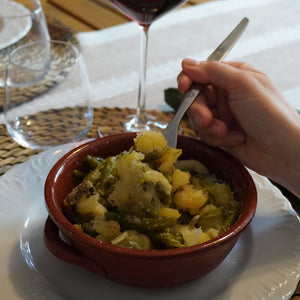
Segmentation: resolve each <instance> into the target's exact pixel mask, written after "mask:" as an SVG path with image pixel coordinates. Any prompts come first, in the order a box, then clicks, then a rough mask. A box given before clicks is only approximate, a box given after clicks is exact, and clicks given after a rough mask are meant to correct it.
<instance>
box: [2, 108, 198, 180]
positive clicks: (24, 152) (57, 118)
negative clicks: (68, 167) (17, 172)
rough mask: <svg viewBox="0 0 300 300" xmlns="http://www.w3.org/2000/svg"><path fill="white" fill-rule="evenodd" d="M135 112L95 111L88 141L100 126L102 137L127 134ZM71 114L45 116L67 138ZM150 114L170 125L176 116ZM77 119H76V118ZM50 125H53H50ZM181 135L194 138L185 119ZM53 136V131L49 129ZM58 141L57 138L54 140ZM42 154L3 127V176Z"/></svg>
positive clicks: (154, 112) (157, 113)
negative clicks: (18, 165) (127, 128)
mask: <svg viewBox="0 0 300 300" xmlns="http://www.w3.org/2000/svg"><path fill="white" fill-rule="evenodd" d="M134 112H135V110H134V109H131V108H123V109H120V108H105V107H104V108H96V109H94V121H93V125H92V127H91V130H90V131H89V132H88V134H87V136H86V137H85V139H88V138H97V137H99V134H98V127H99V125H101V133H102V135H104V136H106V135H111V134H117V133H120V132H124V131H125V130H124V126H123V124H124V122H125V121H126V120H127V117H128V116H129V115H132V114H133V113H134ZM68 113H69V109H68V108H66V109H65V110H60V111H59V112H57V111H55V110H49V111H47V112H44V114H45V115H46V114H47V115H48V120H49V124H51V123H52V122H55V123H56V124H58V123H61V125H58V126H61V128H62V131H61V132H62V138H63V139H64V138H65V136H67V135H68V129H67V128H71V129H70V130H72V126H73V125H74V126H76V124H71V126H70V124H69V126H65V125H66V124H65V122H66V120H69V119H70V118H68V117H67V115H68ZM149 114H151V115H153V116H156V117H157V119H158V120H161V121H163V122H169V121H170V120H171V118H172V116H173V113H170V112H169V113H167V112H161V111H154V110H152V111H149ZM73 119H74V118H73ZM49 126H50V125H49ZM181 128H182V133H183V134H184V135H189V136H195V134H194V132H193V131H192V130H191V129H190V128H189V126H188V123H187V122H186V121H185V120H183V121H182V124H181ZM38 130H39V131H38V132H37V133H36V134H39V135H40V136H41V139H42V138H43V135H46V134H49V129H48V130H47V128H44V130H43V128H42V127H41V128H38ZM50 134H51V130H50ZM55 138H56V139H57V138H58V137H57V136H56V137H55ZM37 153H39V151H37V150H33V149H27V148H24V147H22V146H20V145H19V144H17V143H16V142H15V141H14V140H13V139H12V138H11V137H10V136H9V134H8V132H7V130H6V127H5V125H0V176H1V175H3V174H4V173H5V172H7V171H8V170H9V169H10V168H12V167H13V166H14V165H16V164H18V163H22V162H24V161H26V160H27V159H28V158H29V157H31V156H32V155H34V154H37Z"/></svg>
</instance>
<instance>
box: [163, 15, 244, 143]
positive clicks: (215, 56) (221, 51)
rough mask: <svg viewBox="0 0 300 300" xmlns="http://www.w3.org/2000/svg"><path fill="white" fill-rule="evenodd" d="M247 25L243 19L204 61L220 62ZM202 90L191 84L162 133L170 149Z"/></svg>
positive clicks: (199, 86) (198, 86)
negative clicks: (184, 118)
mask: <svg viewBox="0 0 300 300" xmlns="http://www.w3.org/2000/svg"><path fill="white" fill-rule="evenodd" d="M248 23H249V20H248V18H243V19H242V21H241V22H240V23H239V24H238V25H237V26H236V27H235V28H234V29H233V31H232V32H231V33H230V34H229V35H228V36H227V37H226V38H225V40H224V41H223V42H222V43H221V44H220V45H219V46H218V47H217V48H216V50H215V51H214V52H213V53H212V54H211V55H210V56H209V57H208V58H207V59H206V61H207V62H210V61H222V60H223V59H224V58H225V57H226V55H227V54H228V53H229V51H230V50H231V49H232V47H233V46H234V44H235V43H236V42H237V41H238V39H239V38H240V36H241V35H242V33H243V32H244V30H245V29H246V27H247V25H248ZM202 88H203V85H199V84H196V83H193V84H192V86H191V88H190V89H189V90H188V91H187V92H186V93H185V95H184V97H183V100H182V102H181V105H180V107H179V108H178V110H177V112H176V114H175V116H174V117H173V119H172V120H171V121H170V123H169V124H168V126H167V127H166V128H165V129H164V130H163V131H162V134H163V136H164V137H165V139H166V141H167V143H168V145H169V146H170V147H173V148H176V146H177V133H178V127H179V123H180V121H181V119H182V117H183V116H184V114H185V112H186V111H187V110H188V108H189V107H190V106H191V104H192V103H193V102H194V100H195V99H196V97H197V96H198V95H199V94H200V93H201V90H202Z"/></svg>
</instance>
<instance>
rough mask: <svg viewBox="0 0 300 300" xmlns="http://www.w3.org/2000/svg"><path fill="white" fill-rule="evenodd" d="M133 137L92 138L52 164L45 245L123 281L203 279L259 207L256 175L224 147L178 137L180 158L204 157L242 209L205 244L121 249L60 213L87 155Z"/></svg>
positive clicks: (115, 148) (122, 145)
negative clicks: (230, 222)
mask: <svg viewBox="0 0 300 300" xmlns="http://www.w3.org/2000/svg"><path fill="white" fill-rule="evenodd" d="M134 137H135V134H134V133H125V134H118V135H113V136H108V137H105V138H101V139H96V140H93V141H90V142H88V143H86V144H83V145H81V146H79V147H77V148H76V149H73V150H71V151H70V152H69V153H67V154H66V155H65V156H64V157H62V158H61V159H60V160H59V161H58V162H57V163H56V164H55V165H54V167H53V168H52V169H51V171H50V173H49V175H48V177H47V179H46V183H45V200H46V205H47V208H48V212H49V218H48V219H47V221H46V224H45V235H44V240H45V243H46V246H47V247H48V249H49V250H50V251H51V252H52V253H53V254H54V255H56V256H57V257H59V258H60V259H62V260H63V261H66V262H69V263H72V264H76V265H79V266H82V267H84V268H87V269H89V270H91V271H92V272H95V273H97V274H98V275H101V276H103V277H107V278H109V279H111V280H115V281H118V282H122V283H125V284H131V285H139V286H148V287H151V286H171V285H177V284H181V283H184V282H188V281H191V280H193V279H196V278H199V277H201V276H203V275H205V274H207V273H208V272H210V271H212V270H213V269H214V268H216V267H217V266H218V265H219V264H220V263H221V262H222V261H223V260H224V258H225V257H226V256H227V255H228V254H229V252H230V251H231V249H232V248H233V246H234V245H235V243H236V242H237V240H238V238H239V237H240V234H241V233H242V231H243V230H244V229H245V228H246V227H247V226H248V225H249V224H250V222H251V220H252V218H253V216H254V214H255V210H256V202H257V194H256V188H255V185H254V182H253V180H252V177H251V176H250V174H249V173H248V171H247V170H246V169H245V168H244V166H243V165H241V164H240V163H239V162H238V161H237V160H236V159H234V158H232V157H231V156H230V155H228V154H226V153H225V152H224V151H222V150H220V149H215V148H211V147H208V146H206V145H205V144H203V143H202V142H200V141H199V140H196V139H193V138H189V137H184V136H179V137H178V147H179V148H181V149H183V154H182V157H181V158H182V159H190V158H193V159H198V160H200V161H202V162H203V163H204V164H205V165H206V166H207V167H208V169H209V171H210V172H212V173H214V174H215V175H216V176H217V177H218V178H219V179H221V180H223V181H225V182H227V183H228V184H229V185H230V186H231V188H232V189H233V191H234V192H235V197H236V199H237V200H238V201H239V202H240V203H241V207H242V209H241V214H240V216H239V218H238V220H237V221H236V223H235V224H234V225H233V226H232V227H231V228H230V229H229V230H228V231H227V232H225V233H224V234H222V235H220V236H218V237H217V238H215V239H213V240H210V241H208V242H205V243H203V244H199V245H195V246H191V247H184V248H180V249H171V250H153V251H143V250H132V249H127V248H121V247H118V246H114V245H111V244H107V243H103V242H102V243H101V242H99V241H98V240H96V239H94V238H92V237H90V236H88V235H86V234H85V233H83V232H81V231H80V230H78V229H76V228H75V227H74V226H73V225H72V224H71V223H70V222H69V221H68V219H67V218H66V217H65V216H64V214H63V212H62V203H63V200H64V198H65V197H66V195H67V194H68V193H69V192H70V191H71V190H72V188H73V187H74V186H75V185H76V184H77V183H76V180H75V178H74V176H73V171H74V169H80V168H82V165H83V163H82V161H83V159H84V158H85V156H86V155H87V154H91V155H98V156H101V157H107V156H110V155H116V154H118V153H120V152H122V151H123V150H127V149H129V148H130V147H131V146H132V145H133V138H134ZM59 231H60V233H62V235H63V237H64V239H63V240H62V239H61V238H60V236H61V234H60V235H59ZM66 240H67V242H65V241H66ZM224 276H226V274H224Z"/></svg>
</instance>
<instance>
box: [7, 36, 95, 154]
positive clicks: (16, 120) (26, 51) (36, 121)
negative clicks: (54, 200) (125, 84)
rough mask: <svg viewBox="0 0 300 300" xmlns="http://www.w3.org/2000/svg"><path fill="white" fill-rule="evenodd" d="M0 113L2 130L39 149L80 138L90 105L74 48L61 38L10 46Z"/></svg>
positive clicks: (83, 72) (84, 75)
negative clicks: (2, 105)
mask: <svg viewBox="0 0 300 300" xmlns="http://www.w3.org/2000/svg"><path fill="white" fill-rule="evenodd" d="M4 117H5V123H6V128H7V131H8V132H9V134H10V135H11V137H12V138H13V139H14V140H15V141H16V142H17V143H19V144H20V145H22V146H24V147H29V148H33V149H39V150H45V149H49V148H51V147H53V146H56V145H61V144H65V143H68V142H74V141H79V140H81V139H82V138H83V137H84V136H85V135H86V134H87V133H88V131H89V130H90V128H91V125H92V122H93V109H92V107H91V105H90V89H89V81H88V77H87V73H86V70H85V66H84V63H83V60H82V56H81V54H80V51H79V49H78V48H77V47H75V46H74V45H72V44H71V43H68V42H61V41H44V42H42V41H37V42H33V43H28V44H25V45H22V46H20V47H18V48H16V49H15V50H14V51H13V52H12V53H11V54H10V60H9V63H8V66H7V74H6V82H5V94H4Z"/></svg>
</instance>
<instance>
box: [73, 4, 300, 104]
mask: <svg viewBox="0 0 300 300" xmlns="http://www.w3.org/2000/svg"><path fill="white" fill-rule="evenodd" d="M243 17H248V18H249V20H250V23H249V25H248V28H247V29H246V31H245V32H244V34H243V36H242V37H241V39H240V41H239V42H238V43H237V44H236V45H235V47H234V48H233V49H232V51H231V53H230V54H229V55H228V57H227V58H226V60H242V61H246V62H248V63H251V64H252V65H254V66H255V67H257V68H259V69H261V70H262V71H264V72H265V73H267V74H268V75H269V76H270V77H271V78H272V79H273V80H274V81H275V82H276V84H277V85H278V86H279V88H280V89H281V90H282V91H283V93H284V95H285V96H286V98H287V99H288V100H289V101H290V102H291V103H292V104H293V105H294V106H295V107H297V108H300V1H299V0H223V1H212V2H208V3H205V4H199V5H196V6H192V7H188V8H184V9H179V10H176V11H174V12H170V13H169V14H168V15H165V16H164V17H162V18H161V19H159V20H158V21H156V22H155V23H153V25H152V26H151V27H150V30H149V59H148V75H147V82H148V86H147V108H149V109H167V106H166V105H164V101H163V99H164V96H163V90H164V89H165V88H168V87H176V86H177V83H176V77H177V74H178V73H179V71H180V64H181V61H182V59H183V58H184V57H192V58H194V59H200V60H204V59H206V57H207V56H208V55H209V54H210V52H212V51H213V50H214V49H215V48H216V46H217V45H218V44H219V43H220V42H221V41H222V40H223V39H224V38H225V37H226V36H227V34H229V32H230V31H231V30H232V29H233V28H234V27H235V26H236V25H237V24H238V22H239V21H240V20H241V19H242V18H243ZM78 39H79V41H80V44H81V47H82V53H83V56H84V59H85V61H86V65H87V69H88V74H89V77H90V81H91V87H92V101H93V103H94V105H95V106H108V107H112V106H120V107H126V106H129V107H135V106H136V102H137V85H138V63H139V55H138V54H139V30H138V26H137V24H136V23H134V22H132V23H129V24H124V25H120V26H116V27H111V28H108V29H105V30H100V31H95V32H88V33H80V34H78Z"/></svg>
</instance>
